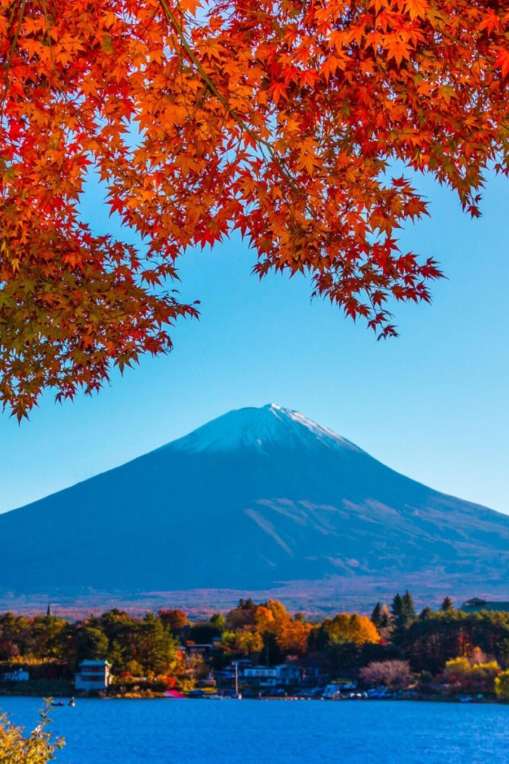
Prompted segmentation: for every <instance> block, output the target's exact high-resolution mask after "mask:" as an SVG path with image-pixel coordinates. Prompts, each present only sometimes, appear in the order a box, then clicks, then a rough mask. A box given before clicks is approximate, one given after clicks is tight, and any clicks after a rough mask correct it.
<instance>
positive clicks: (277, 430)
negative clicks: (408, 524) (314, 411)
mask: <svg viewBox="0 0 509 764" xmlns="http://www.w3.org/2000/svg"><path fill="white" fill-rule="evenodd" d="M317 447H325V448H329V449H330V448H333V449H338V448H339V449H344V448H348V449H353V450H355V451H360V449H359V448H357V446H355V445H354V444H353V443H350V441H348V440H346V439H345V438H342V437H340V436H339V435H337V434H336V433H335V432H333V431H332V430H329V429H328V428H327V427H322V426H321V425H319V424H317V423H316V422H313V421H312V420H311V419H308V418H307V417H305V416H304V415H303V414H300V413H299V412H298V411H293V410H292V409H287V408H284V407H283V406H278V405H277V404H275V403H269V404H267V405H266V406H262V407H261V408H254V407H249V408H242V409H237V410H234V411H229V412H228V413H227V414H223V416H220V417H218V418H217V419H213V420H212V421H211V422H208V423H207V424H205V425H203V427H199V428H198V429H197V430H194V432H191V433H190V434H189V435H186V436H184V437H183V438H180V439H179V440H176V441H174V442H173V443H170V444H169V445H168V446H166V447H165V448H172V449H177V450H179V451H186V452H188V453H189V452H195V453H202V452H204V451H209V452H214V453H219V452H232V451H237V450H238V449H242V450H244V449H255V450H257V451H260V452H263V451H272V450H274V449H276V448H277V449H294V448H306V449H309V448H317Z"/></svg>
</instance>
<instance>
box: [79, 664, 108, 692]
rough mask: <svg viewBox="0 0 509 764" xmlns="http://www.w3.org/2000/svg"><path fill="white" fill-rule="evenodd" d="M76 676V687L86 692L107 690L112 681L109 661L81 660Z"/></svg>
mask: <svg viewBox="0 0 509 764" xmlns="http://www.w3.org/2000/svg"><path fill="white" fill-rule="evenodd" d="M79 669H80V670H79V672H78V673H77V674H76V676H75V687H76V689H77V690H84V691H85V692H90V691H92V692H93V691H97V690H105V689H106V688H107V687H109V686H110V683H111V673H110V669H111V666H110V664H109V663H108V661H81V663H80V665H79Z"/></svg>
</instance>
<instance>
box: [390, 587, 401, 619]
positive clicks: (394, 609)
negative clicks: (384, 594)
mask: <svg viewBox="0 0 509 764" xmlns="http://www.w3.org/2000/svg"><path fill="white" fill-rule="evenodd" d="M402 610H403V600H402V597H401V594H396V595H395V596H394V597H393V598H392V605H391V614H392V617H393V619H394V621H395V622H396V623H398V622H399V620H400V618H401V613H402Z"/></svg>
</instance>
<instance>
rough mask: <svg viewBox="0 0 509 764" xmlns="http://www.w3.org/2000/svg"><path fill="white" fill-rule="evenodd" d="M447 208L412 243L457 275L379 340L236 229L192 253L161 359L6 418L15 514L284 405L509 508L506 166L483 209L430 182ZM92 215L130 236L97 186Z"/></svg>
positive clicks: (437, 210) (88, 203) (4, 476)
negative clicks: (279, 268) (188, 309)
mask: <svg viewBox="0 0 509 764" xmlns="http://www.w3.org/2000/svg"><path fill="white" fill-rule="evenodd" d="M419 187H420V188H421V189H422V191H423V192H424V193H426V195H427V196H428V197H429V199H430V201H431V213H432V217H431V219H427V220H424V221H421V222H419V223H418V224H417V225H416V226H413V227H412V228H409V229H408V230H407V231H405V232H404V233H403V234H402V236H401V238H402V242H403V246H404V248H407V249H410V248H413V249H414V250H415V251H417V252H421V253H423V254H424V255H427V256H428V255H432V256H434V257H436V258H437V259H438V260H439V261H440V262H441V263H442V267H443V269H444V271H445V273H446V275H447V276H448V279H447V280H443V281H442V282H440V283H438V284H436V285H435V286H434V287H433V295H434V300H433V305H432V306H431V307H428V306H425V305H421V306H401V305H399V306H396V323H397V324H398V326H399V329H400V333H401V336H400V337H399V338H398V339H395V340H388V341H386V342H376V341H375V337H374V335H373V334H372V333H371V332H370V331H368V330H367V329H366V328H365V326H364V325H363V324H362V323H359V324H356V325H355V324H353V323H352V322H351V321H349V320H346V319H344V318H343V317H342V315H341V314H340V313H339V311H338V310H337V309H336V308H334V307H331V306H330V305H328V304H326V303H323V302H321V301H319V300H315V301H313V302H311V301H310V293H311V287H310V284H309V283H308V282H307V281H306V280H305V279H304V278H295V279H292V280H288V279H287V278H286V277H282V276H270V277H269V278H267V279H265V280H264V281H262V282H259V280H258V279H257V278H256V277H254V276H252V275H251V267H252V265H253V263H254V255H253V253H252V252H250V251H249V250H248V247H247V244H246V243H243V242H242V241H241V240H240V239H238V238H235V239H233V240H231V241H230V242H229V243H227V244H225V245H223V246H220V247H218V248H216V249H215V250H214V251H213V252H212V253H211V252H210V251H205V252H203V253H191V254H189V255H186V256H185V257H184V258H183V259H182V261H181V266H180V268H181V276H182V280H183V283H182V285H181V292H182V295H183V297H184V298H186V299H189V300H193V299H200V300H201V312H202V317H201V320H200V321H199V322H198V321H194V322H193V321H187V322H182V323H181V324H180V325H179V326H178V327H177V328H176V330H175V332H174V340H175V350H174V351H173V353H172V354H171V355H169V356H167V357H161V358H157V359H151V358H148V357H147V358H145V359H143V361H142V363H141V365H140V366H139V367H137V368H136V369H134V370H132V371H128V372H127V373H126V374H125V376H124V377H123V378H122V377H120V375H119V374H113V376H112V382H111V385H110V386H108V387H106V388H104V389H103V391H102V392H101V393H100V394H99V395H98V396H94V397H93V398H85V397H83V396H82V397H80V398H78V399H77V400H76V401H75V402H74V403H70V402H66V403H65V404H64V405H59V404H55V403H54V400H53V396H50V395H48V396H46V397H45V398H44V399H43V400H42V401H41V404H40V407H39V408H38V409H37V410H35V411H34V412H33V414H32V416H31V420H30V421H29V422H24V423H22V424H21V426H19V425H18V424H17V423H16V421H15V420H13V419H10V418H9V417H8V414H7V413H4V414H3V415H2V416H0V465H1V467H0V478H1V480H0V485H1V489H2V490H1V491H0V512H1V511H7V510H9V509H13V508H15V507H18V506H21V505H23V504H25V503H28V502H29V501H32V500H35V499H37V498H40V497H42V496H45V495H47V494H49V493H52V492H54V491H57V490H59V489H61V488H64V487H66V486H68V485H71V484H74V483H76V482H78V481H80V480H84V479H85V478H87V477H90V476H92V475H94V474H97V473H98V472H102V471H105V470H107V469H109V468H111V467H114V466H116V465H119V464H122V463H124V462H126V461H128V460H129V459H132V458H134V457H136V456H139V455H141V454H143V453H146V452H147V451H149V450H152V449H154V448H157V447H159V446H161V445H163V444H164V443H167V442H169V441H171V440H173V439H174V438H176V437H179V436H181V435H183V434H185V433H187V432H189V431H190V430H192V429H194V428H195V427H197V426H199V425H201V424H203V423H205V422H206V421H208V420H209V419H212V418H213V417H215V416H218V415H220V414H222V413H225V412H226V411H228V410H230V409H232V408H239V407H242V406H262V405H264V404H266V403H269V402H273V403H279V404H281V405H284V406H288V407H290V408H295V409H298V410H300V411H302V412H303V413H304V414H306V415H307V416H308V417H310V418H311V419H315V420H316V421H318V422H319V423H320V424H323V425H326V426H328V427H331V428H332V429H334V430H336V432H338V433H340V434H341V435H343V436H345V437H347V438H349V439H350V440H352V441H354V442H355V443H357V445H359V446H361V447H362V448H364V449H365V450H366V451H368V452H369V453H371V454H372V455H373V456H375V457H377V458H378V459H380V460H381V461H383V462H384V463H386V464H387V465H389V466H390V467H392V468H394V469H396V470H398V471H400V472H402V473H404V474H406V475H408V476H409V477H411V478H414V479H416V480H420V481H422V482H424V483H426V484H428V485H430V486H432V487H434V488H436V489H439V490H442V491H444V492H446V493H451V494H454V495H456V496H459V497H461V498H464V499H469V500H471V501H475V502H478V503H482V504H485V505H487V506H490V507H492V508H494V509H498V510H500V511H503V512H507V513H509V491H508V489H507V478H506V474H507V466H508V457H509V447H508V433H509V384H508V383H509V345H508V335H509V307H508V294H507V291H508V285H509V258H508V256H507V237H508V233H507V231H508V219H507V218H508V211H507V197H508V191H509V181H508V180H505V179H503V178H495V177H491V178H490V179H489V182H488V184H487V188H486V192H485V194H484V202H483V213H484V214H483V218H482V219H481V220H474V221H473V220H471V219H470V218H469V217H467V216H466V215H464V214H463V213H462V212H461V210H460V206H459V203H458V200H457V198H456V197H455V196H454V194H453V193H451V192H450V191H448V190H447V189H443V188H440V187H438V186H437V185H436V184H434V183H433V182H432V181H431V180H430V179H427V178H424V179H421V181H420V183H419ZM84 208H85V214H86V217H87V218H88V220H89V221H90V222H91V223H92V225H93V227H94V229H95V230H97V231H102V232H104V231H107V230H110V231H112V232H114V233H118V228H117V227H116V224H115V222H114V221H112V220H110V219H108V216H107V214H106V211H105V209H104V208H103V206H102V203H101V199H100V197H99V196H98V194H97V189H94V188H93V187H92V188H91V189H90V191H89V193H88V194H87V197H86V200H85V206H84Z"/></svg>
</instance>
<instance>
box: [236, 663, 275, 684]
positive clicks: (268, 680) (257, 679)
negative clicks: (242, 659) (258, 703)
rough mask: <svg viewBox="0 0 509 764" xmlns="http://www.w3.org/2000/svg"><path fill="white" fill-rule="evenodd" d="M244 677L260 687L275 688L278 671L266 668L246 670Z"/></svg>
mask: <svg viewBox="0 0 509 764" xmlns="http://www.w3.org/2000/svg"><path fill="white" fill-rule="evenodd" d="M243 677H244V679H247V680H248V681H249V682H251V683H254V684H257V685H259V686H260V687H275V686H276V685H277V671H276V669H275V668H268V667H267V668H266V667H264V666H254V667H253V668H245V669H244V673H243Z"/></svg>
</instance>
